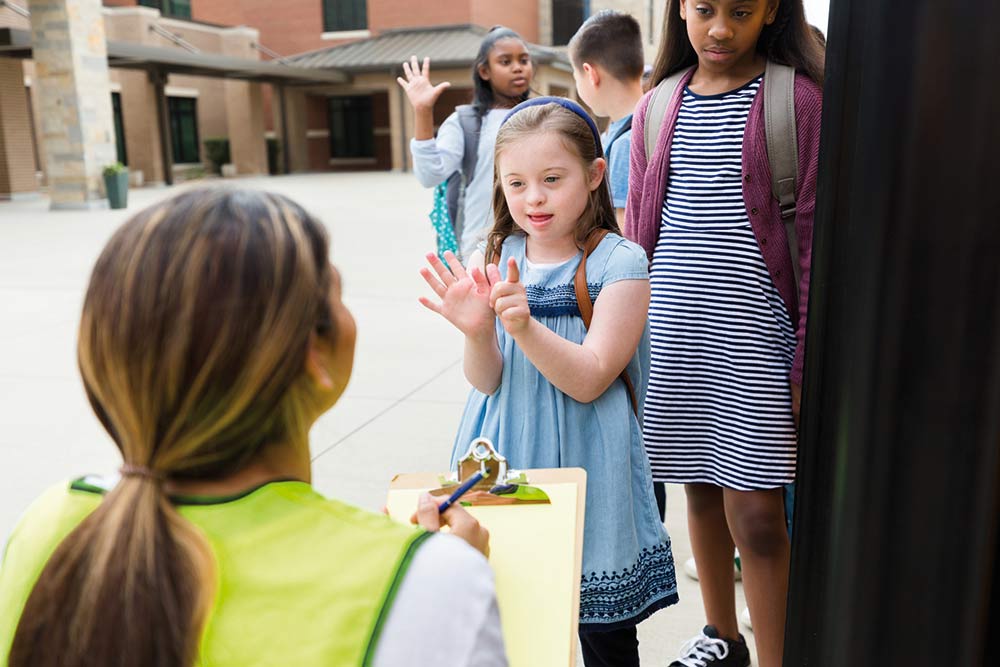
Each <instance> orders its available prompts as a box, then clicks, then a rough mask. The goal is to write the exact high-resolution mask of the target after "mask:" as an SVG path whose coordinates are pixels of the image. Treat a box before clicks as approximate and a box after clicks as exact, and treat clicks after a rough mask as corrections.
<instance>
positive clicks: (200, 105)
mask: <svg viewBox="0 0 1000 667" xmlns="http://www.w3.org/2000/svg"><path fill="white" fill-rule="evenodd" d="M31 2H32V0H14V2H8V3H5V4H4V5H0V198H4V197H7V198H9V197H17V196H20V195H23V194H26V193H32V192H37V191H38V190H39V188H40V187H41V186H44V185H45V184H46V182H47V181H50V180H52V179H51V172H52V169H54V168H55V167H54V166H51V168H50V165H49V164H48V162H49V161H50V160H48V159H47V158H46V154H47V153H51V154H54V153H52V152H51V151H49V150H47V149H46V148H45V146H46V142H47V141H49V135H50V134H51V132H50V131H49V130H50V129H51V128H47V127H46V117H47V115H48V114H47V113H46V112H45V111H44V109H45V108H48V107H45V104H44V99H45V98H44V96H41V97H40V96H39V91H38V90H36V88H38V86H37V83H38V71H37V70H38V68H37V67H36V63H35V61H34V60H32V56H31V44H30V41H31V32H29V31H31V30H32V21H31V20H30V18H29V16H28V15H27V14H28V12H27V11H19V10H20V9H21V7H23V9H25V10H30V9H31ZM96 2H97V0H79V1H78V2H70V1H69V0H62V2H61V3H56V4H62V5H66V6H68V5H89V4H91V3H96ZM18 3H20V5H21V7H18ZM38 4H39V6H40V7H41V8H44V7H46V6H47V5H48V4H51V3H40V2H39V3H38ZM660 4H662V3H654V2H653V1H652V0H508V2H505V3H496V2H493V1H492V0H447V1H445V2H427V3H420V6H419V8H417V10H416V11H415V7H414V4H413V3H412V2H403V0H286V1H285V2H284V3H281V5H275V4H274V3H273V2H270V0H104V2H103V8H101V7H100V6H98V7H97V9H96V10H95V14H100V18H101V19H102V20H103V26H102V27H100V28H99V31H103V33H104V36H106V39H107V45H108V46H107V59H108V63H107V64H108V69H107V74H106V75H104V76H106V80H107V81H108V84H107V85H108V98H109V99H108V101H109V102H110V104H107V103H106V102H100V103H99V104H96V106H95V108H96V109H97V113H89V112H88V113H86V114H81V116H80V117H81V118H91V119H92V118H95V117H96V118H107V120H108V122H107V123H106V125H107V131H106V132H102V131H101V130H100V128H98V129H96V130H82V131H81V132H80V133H82V134H83V135H84V136H85V137H88V136H97V135H101V136H102V137H103V138H102V139H101V141H104V142H106V143H107V142H110V147H108V148H102V149H101V150H98V151H97V152H92V154H87V155H88V157H86V159H84V167H73V169H74V170H76V171H79V169H81V168H83V169H85V170H86V171H87V172H88V173H91V172H93V171H94V169H95V167H94V165H93V164H92V163H94V162H95V161H96V162H103V163H105V164H106V163H107V162H109V161H113V159H114V157H115V155H116V156H117V158H118V159H119V160H120V161H122V162H124V163H126V164H127V165H128V166H129V168H130V171H131V172H132V173H133V175H134V177H137V176H138V175H139V172H141V174H142V177H143V178H144V180H145V182H147V183H160V182H173V180H174V179H175V178H184V177H185V176H186V175H196V174H198V173H201V172H203V171H204V170H207V169H210V168H212V164H211V163H210V162H209V158H208V155H207V151H206V149H205V141H206V140H208V139H213V138H227V139H229V145H230V152H231V160H230V161H231V163H232V164H233V165H234V168H235V171H236V172H237V173H241V174H259V173H266V172H267V171H268V170H269V164H268V162H269V156H268V149H267V148H266V143H265V139H269V140H270V141H271V142H272V148H274V147H275V146H280V152H278V153H275V154H272V155H271V156H270V157H271V160H270V162H271V164H270V170H272V171H274V170H275V169H277V170H278V171H284V170H286V169H287V170H289V171H318V170H341V169H407V168H409V164H408V161H409V151H408V148H407V145H408V140H409V139H408V138H409V137H410V136H412V131H413V128H412V121H413V119H412V113H411V112H410V110H409V107H408V105H407V102H406V99H405V96H404V94H403V93H402V91H401V90H400V89H399V88H398V86H397V84H396V83H395V78H396V76H398V75H399V74H401V70H400V63H401V62H402V60H404V59H406V58H407V57H408V56H409V55H412V54H413V52H414V51H413V50H414V49H416V50H418V51H419V53H417V55H429V56H431V57H432V62H434V63H436V65H437V66H436V67H434V71H433V77H434V79H435V80H436V81H439V80H450V81H452V83H453V86H452V88H451V89H449V91H448V92H447V95H446V97H445V98H443V99H442V101H441V104H439V108H438V109H437V110H436V112H437V115H438V121H439V122H440V121H441V120H443V119H444V118H445V117H446V116H447V115H448V113H450V111H451V110H452V108H453V107H454V106H455V105H456V104H460V103H463V102H465V101H467V100H468V99H469V98H470V97H471V64H472V59H473V58H474V56H475V52H476V50H477V47H478V42H479V40H480V39H481V38H482V35H483V34H485V30H486V28H487V27H489V26H491V25H496V24H503V25H507V26H509V27H511V28H513V29H514V30H517V31H518V32H519V33H520V34H521V35H522V36H523V37H524V38H525V40H526V41H528V42H529V43H530V49H531V52H532V55H533V58H534V59H535V61H536V80H535V84H534V86H533V88H534V90H535V91H536V92H537V93H540V94H557V95H567V96H573V95H575V90H574V89H573V82H572V73H571V70H570V68H569V64H568V60H567V58H566V56H565V53H564V49H559V48H558V47H559V46H560V45H563V44H565V41H566V40H568V37H569V36H570V35H572V33H573V32H574V31H575V30H576V28H577V27H578V26H579V24H580V22H582V20H583V19H584V18H585V17H586V16H587V15H588V14H589V13H591V12H592V11H598V10H600V9H604V8H606V7H608V6H614V7H615V8H618V9H621V10H624V11H629V12H630V13H632V14H633V15H635V16H636V17H637V18H638V19H639V20H640V23H641V24H642V25H643V28H644V30H646V29H647V27H652V28H653V30H650V39H649V40H647V41H648V44H649V49H650V51H649V53H650V54H651V53H652V51H653V50H654V48H655V46H654V45H655V41H656V39H658V36H657V35H658V25H659V22H660V21H661V20H662V14H657V12H662V9H660V8H659V5H660ZM43 10H44V9H39V11H43ZM46 11H47V10H46ZM50 23H51V22H50ZM95 25H96V24H95ZM4 29H6V30H4ZM36 30H37V26H36ZM94 30H97V29H96V28H95V29H94ZM37 34H38V33H37V32H35V35H37ZM4 35H6V37H5V36H4ZM92 37H93V35H90V36H89V37H88V40H90V41H93V40H92V39H91V38H92ZM26 41H27V44H26V43H25V42H26ZM102 53H103V52H102ZM92 55H93V54H92ZM5 56H6V57H5ZM90 61H93V58H91V59H90ZM254 62H256V63H259V65H260V66H256V65H253V63H254ZM227 68H228V69H227ZM304 68H308V69H309V70H310V71H309V72H307V73H303V72H304V71H305V70H304ZM153 71H156V72H160V75H158V76H160V79H161V80H159V81H158V82H157V81H155V80H154V79H155V78H156V77H155V76H154V75H153V74H150V72H153ZM98 80H102V79H100V76H99V77H98ZM95 85H96V86H98V87H99V86H100V84H95ZM79 94H80V95H83V96H84V97H86V95H87V91H79ZM81 99H83V98H81ZM158 107H159V108H158ZM108 112H110V114H109V113H108ZM158 119H159V121H158ZM82 122H83V121H82ZM97 125H98V126H101V127H103V126H104V125H102V123H101V122H97ZM164 126H166V127H164ZM105 135H107V136H105ZM84 143H87V142H84ZM98 143H100V142H98ZM60 155H61V154H60ZM53 162H55V161H53ZM87 165H89V166H87ZM47 176H49V178H47ZM91 180H93V179H91ZM88 187H90V189H91V190H93V189H94V187H95V186H94V185H93V184H91V185H90V186H88Z"/></svg>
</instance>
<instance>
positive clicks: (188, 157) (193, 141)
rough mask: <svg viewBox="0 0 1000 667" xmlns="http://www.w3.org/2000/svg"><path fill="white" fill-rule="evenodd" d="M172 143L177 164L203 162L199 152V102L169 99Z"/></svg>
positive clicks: (186, 99)
mask: <svg viewBox="0 0 1000 667" xmlns="http://www.w3.org/2000/svg"><path fill="white" fill-rule="evenodd" d="M167 110H168V112H169V114H170V143H171V149H172V152H173V156H174V163H175V164H190V163H192V162H201V157H200V152H199V150H198V100H196V99H194V98H193V97H168V98H167Z"/></svg>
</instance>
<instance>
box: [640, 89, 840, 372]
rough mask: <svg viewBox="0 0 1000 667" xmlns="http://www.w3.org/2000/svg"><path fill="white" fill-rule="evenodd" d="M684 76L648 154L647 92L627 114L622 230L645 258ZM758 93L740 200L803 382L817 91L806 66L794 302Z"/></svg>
mask: <svg viewBox="0 0 1000 667" xmlns="http://www.w3.org/2000/svg"><path fill="white" fill-rule="evenodd" d="M692 73H693V70H692ZM690 79H691V74H688V75H687V76H685V77H684V79H683V80H682V81H681V84H680V85H678V86H677V90H676V91H675V92H674V96H673V98H672V99H671V100H670V104H669V105H668V106H667V112H666V116H665V118H664V123H663V127H662V129H663V130H665V131H661V132H660V136H659V137H658V138H657V141H656V151H655V152H654V153H653V156H652V159H647V157H646V145H645V141H644V139H643V137H644V131H645V127H646V113H647V111H648V107H649V98H650V95H651V92H650V93H646V95H645V96H644V97H643V98H642V99H641V100H640V101H639V104H638V106H636V109H635V115H634V116H633V117H632V159H631V162H630V165H629V196H628V202H627V204H626V207H625V236H626V237H627V238H628V239H630V240H632V241H635V242H636V243H638V244H639V245H641V246H642V247H643V248H644V249H645V250H646V255H648V257H649V259H650V261H652V259H653V249H654V248H656V242H657V240H658V239H659V236H660V224H661V217H660V216H661V211H662V209H663V198H664V197H665V195H666V191H667V174H668V171H669V166H670V147H671V144H672V143H673V138H674V126H675V125H676V123H677V113H678V112H679V111H680V106H681V96H682V94H683V91H684V87H685V86H686V85H687V84H688V81H690ZM762 90H763V89H762ZM763 100H764V95H763V93H761V94H758V95H757V96H756V97H755V98H754V101H753V103H752V104H751V105H750V114H749V116H748V117H747V126H746V131H745V133H744V136H743V201H744V203H745V204H746V209H747V217H749V218H750V226H751V227H752V228H753V233H754V236H756V237H757V243H758V245H759V246H760V251H761V254H763V255H764V263H765V264H766V265H767V270H768V272H769V273H770V274H771V280H773V281H774V284H775V286H776V287H777V288H778V292H779V293H780V294H781V298H782V299H783V300H784V302H785V307H786V308H788V314H789V316H790V317H791V320H792V326H793V327H795V335H796V338H797V340H798V344H797V345H796V347H795V360H794V361H793V363H792V371H791V375H790V380H791V381H792V382H793V383H795V384H798V385H801V384H802V362H803V359H804V352H805V331H806V313H807V307H808V304H809V265H810V263H811V259H812V235H813V214H814V211H815V208H816V172H817V169H818V163H819V131H820V116H821V110H822V105H823V91H822V89H821V88H820V87H819V86H818V85H816V83H815V82H814V81H812V79H810V78H809V77H807V76H805V75H804V74H796V75H795V128H796V132H797V136H798V142H799V172H798V179H797V180H796V183H795V194H796V201H795V206H796V213H795V229H796V231H797V232H798V242H799V263H800V264H801V265H802V280H801V281H800V283H799V299H798V302H796V299H795V273H794V272H793V271H792V258H791V256H790V253H789V252H788V237H787V235H786V234H785V225H784V223H783V222H782V220H781V208H780V207H779V205H778V200H777V199H775V198H774V196H773V195H772V194H771V168H770V166H769V165H768V161H767V140H766V139H765V137H764V116H763V113H762V109H763Z"/></svg>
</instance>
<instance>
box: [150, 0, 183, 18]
mask: <svg viewBox="0 0 1000 667" xmlns="http://www.w3.org/2000/svg"><path fill="white" fill-rule="evenodd" d="M191 2H192V0H139V4H140V5H142V6H143V7H152V8H153V9H159V10H160V15H161V16H169V17H170V18H174V19H188V20H191Z"/></svg>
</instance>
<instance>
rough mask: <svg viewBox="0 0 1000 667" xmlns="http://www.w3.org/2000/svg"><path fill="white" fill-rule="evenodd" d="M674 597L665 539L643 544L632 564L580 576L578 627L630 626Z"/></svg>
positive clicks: (673, 575) (674, 583) (674, 579)
mask: <svg viewBox="0 0 1000 667" xmlns="http://www.w3.org/2000/svg"><path fill="white" fill-rule="evenodd" d="M677 600H678V596H677V576H676V573H675V572H674V563H673V556H672V554H671V550H670V540H669V539H668V540H667V541H666V542H663V543H662V544H658V545H656V546H654V547H645V548H643V550H642V551H641V552H640V553H639V557H638V559H637V560H636V562H635V564H634V565H633V566H632V567H631V568H625V569H624V570H622V571H621V572H617V571H616V572H611V573H608V572H600V573H598V572H590V573H587V574H584V575H583V576H582V577H581V582H580V629H581V631H601V630H603V631H610V630H614V629H618V628H623V627H630V626H632V625H635V624H637V623H639V622H640V621H642V620H643V619H645V618H647V617H648V616H650V615H651V614H652V613H653V612H655V611H657V610H659V609H662V608H664V607H668V606H670V605H672V604H674V603H676V602H677Z"/></svg>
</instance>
